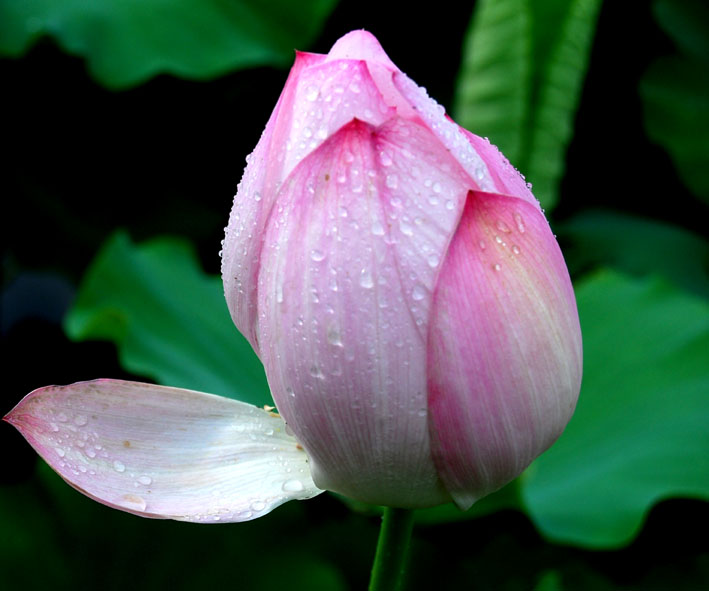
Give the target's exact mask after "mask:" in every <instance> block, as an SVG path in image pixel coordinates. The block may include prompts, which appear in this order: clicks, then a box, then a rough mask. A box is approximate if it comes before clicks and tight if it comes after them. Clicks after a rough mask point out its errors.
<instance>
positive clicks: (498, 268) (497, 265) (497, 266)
mask: <svg viewBox="0 0 709 591" xmlns="http://www.w3.org/2000/svg"><path fill="white" fill-rule="evenodd" d="M492 268H493V269H494V270H495V271H499V270H500V269H501V268H502V267H500V265H499V263H495V264H494V265H493V266H492Z"/></svg>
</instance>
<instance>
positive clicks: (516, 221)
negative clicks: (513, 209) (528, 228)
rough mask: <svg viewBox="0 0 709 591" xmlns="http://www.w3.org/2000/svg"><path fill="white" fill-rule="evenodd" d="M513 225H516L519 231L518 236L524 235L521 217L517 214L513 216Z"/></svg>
mask: <svg viewBox="0 0 709 591" xmlns="http://www.w3.org/2000/svg"><path fill="white" fill-rule="evenodd" d="M515 223H516V224H517V229H518V230H519V232H520V234H523V233H524V230H525V228H524V222H523V221H522V216H521V215H520V214H518V213H516V214H515Z"/></svg>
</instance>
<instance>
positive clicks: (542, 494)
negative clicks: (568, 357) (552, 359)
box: [521, 272, 709, 548]
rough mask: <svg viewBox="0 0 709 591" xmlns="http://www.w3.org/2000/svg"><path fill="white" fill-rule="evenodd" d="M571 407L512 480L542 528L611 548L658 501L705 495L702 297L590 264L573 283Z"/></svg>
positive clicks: (706, 382) (707, 316)
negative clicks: (577, 358)
mask: <svg viewBox="0 0 709 591" xmlns="http://www.w3.org/2000/svg"><path fill="white" fill-rule="evenodd" d="M576 295H577V300H578V305H579V313H580V317H581V325H582V328H583V334H584V348H585V367H584V382H583V386H582V389H581V396H580V399H579V404H578V408H577V410H576V413H575V415H574V417H573V418H572V420H571V422H570V423H569V426H568V427H567V429H566V431H565V432H564V434H563V435H562V436H561V438H560V439H559V441H558V442H557V443H556V444H555V445H554V446H552V448H551V449H550V450H549V451H547V452H546V453H545V454H543V455H542V456H541V457H540V458H538V459H537V460H536V461H535V462H534V464H532V466H531V467H530V468H529V469H528V470H527V472H525V474H524V475H523V477H522V479H521V485H522V498H523V500H524V502H525V505H526V507H527V510H528V512H529V515H530V516H531V518H532V520H533V521H534V522H535V524H536V525H537V527H538V528H539V530H540V531H541V532H542V533H543V534H544V535H545V536H547V537H549V538H551V539H553V540H556V541H559V542H564V543H570V544H576V545H580V546H585V547H591V548H609V547H619V546H622V545H624V544H627V543H628V542H630V541H631V540H632V538H633V537H634V536H635V535H636V534H637V532H638V531H639V529H640V527H641V524H642V521H643V519H644V516H645V515H646V514H647V512H648V511H649V509H650V508H651V507H652V505H653V504H654V503H656V502H658V501H659V500H662V499H665V498H668V497H672V496H683V497H691V498H699V499H706V500H709V429H707V425H709V305H708V304H707V302H706V301H704V300H702V299H695V298H693V297H690V296H688V295H687V294H685V293H683V292H681V291H679V290H677V289H675V288H674V287H673V286H671V285H669V284H667V283H664V282H660V281H658V280H642V281H641V280H634V279H631V278H629V277H626V276H623V275H619V274H616V273H613V272H603V273H599V274H597V275H595V276H593V277H591V278H590V279H587V280H586V281H584V282H583V283H582V284H581V285H579V286H578V287H577V290H576Z"/></svg>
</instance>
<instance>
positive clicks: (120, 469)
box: [113, 460, 126, 472]
mask: <svg viewBox="0 0 709 591" xmlns="http://www.w3.org/2000/svg"><path fill="white" fill-rule="evenodd" d="M113 469H114V470H115V471H116V472H125V471H126V465H125V464H124V463H123V462H119V461H118V460H116V461H115V462H113Z"/></svg>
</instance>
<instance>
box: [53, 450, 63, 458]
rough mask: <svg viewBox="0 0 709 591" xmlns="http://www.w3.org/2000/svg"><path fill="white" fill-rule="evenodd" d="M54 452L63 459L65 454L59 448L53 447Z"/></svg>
mask: <svg viewBox="0 0 709 591" xmlns="http://www.w3.org/2000/svg"><path fill="white" fill-rule="evenodd" d="M54 451H55V452H57V455H58V456H59V457H60V458H63V457H64V456H65V455H66V452H65V451H64V450H63V449H62V448H61V447H55V448H54Z"/></svg>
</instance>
